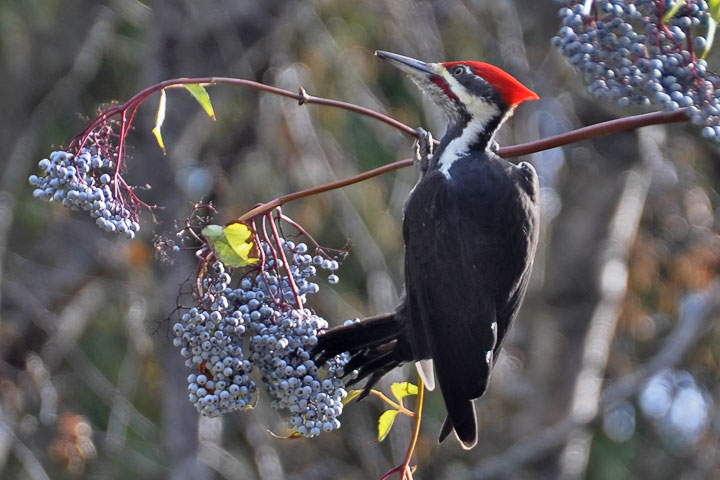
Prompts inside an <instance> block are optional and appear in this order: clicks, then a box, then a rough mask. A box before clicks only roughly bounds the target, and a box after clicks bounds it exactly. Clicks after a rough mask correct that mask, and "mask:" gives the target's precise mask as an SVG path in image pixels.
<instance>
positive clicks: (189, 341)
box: [173, 262, 257, 417]
mask: <svg viewBox="0 0 720 480" xmlns="http://www.w3.org/2000/svg"><path fill="white" fill-rule="evenodd" d="M229 285H230V275H229V274H228V273H226V272H225V267H224V266H223V264H222V263H221V262H215V263H213V264H212V266H211V267H210V268H208V269H207V270H206V271H205V277H204V278H203V279H202V286H203V291H204V292H205V293H204V294H203V297H202V300H201V302H200V306H199V307H193V308H191V309H190V310H189V311H188V312H187V313H185V314H183V315H182V317H181V321H180V322H178V323H176V324H175V325H173V332H174V334H175V339H174V340H173V344H174V345H175V346H176V347H180V354H181V355H182V356H183V357H184V358H185V365H187V366H188V367H191V368H192V369H193V370H194V371H197V372H198V373H191V374H190V375H189V376H188V392H189V399H190V402H192V403H193V404H194V405H195V408H197V410H198V412H200V413H201V414H203V415H207V416H209V417H216V416H218V415H220V414H222V413H225V412H230V411H234V410H244V409H246V408H248V407H249V406H252V405H253V403H254V397H255V395H254V394H255V391H256V390H257V386H256V385H255V382H254V381H253V380H252V379H251V378H250V376H249V375H250V372H252V364H251V363H250V362H249V361H248V360H246V359H245V358H244V356H243V350H242V336H243V334H244V333H245V331H246V325H247V323H248V322H247V321H246V318H244V317H243V315H242V313H241V312H240V310H239V309H237V308H235V305H234V304H233V305H231V303H230V299H233V290H232V289H231V288H230V286H229ZM233 303H234V302H233Z"/></svg>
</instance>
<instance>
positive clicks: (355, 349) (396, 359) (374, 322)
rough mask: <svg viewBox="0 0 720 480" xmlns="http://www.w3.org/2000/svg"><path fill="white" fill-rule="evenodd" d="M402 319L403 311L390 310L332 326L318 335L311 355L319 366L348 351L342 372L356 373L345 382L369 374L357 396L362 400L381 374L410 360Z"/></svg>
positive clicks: (355, 380) (356, 380)
mask: <svg viewBox="0 0 720 480" xmlns="http://www.w3.org/2000/svg"><path fill="white" fill-rule="evenodd" d="M402 322H403V317H402V314H401V313H400V312H393V313H388V314H384V315H379V316H376V317H371V318H367V319H364V320H361V321H359V322H355V323H353V324H351V325H346V326H342V327H336V328H332V329H330V330H327V331H326V332H325V333H323V334H322V335H319V336H318V343H317V345H315V348H314V349H313V352H312V355H313V357H316V358H317V360H316V363H317V364H319V365H322V364H323V363H325V361H326V360H328V359H330V358H332V357H334V356H335V355H338V354H340V353H344V352H348V353H349V354H350V361H349V362H348V363H347V365H346V366H345V375H349V374H351V373H352V372H354V371H356V372H357V377H356V378H353V379H352V380H351V381H350V382H349V383H348V385H352V384H354V383H357V382H358V381H360V380H362V379H364V378H366V377H368V376H369V377H370V378H369V380H368V382H367V383H366V385H365V387H364V388H363V393H362V394H361V395H360V396H359V399H362V398H364V397H365V396H367V394H368V393H369V392H370V389H371V388H372V387H373V386H374V385H375V384H376V383H377V382H378V380H380V378H381V377H382V376H383V375H385V374H386V373H387V372H389V371H390V370H392V369H393V368H395V367H397V366H399V365H400V364H402V363H405V362H408V361H410V360H412V359H413V355H412V349H411V347H410V343H409V340H408V339H407V337H406V336H405V333H404V330H403V323H402Z"/></svg>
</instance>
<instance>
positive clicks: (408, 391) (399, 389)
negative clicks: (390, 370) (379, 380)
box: [390, 382, 418, 402]
mask: <svg viewBox="0 0 720 480" xmlns="http://www.w3.org/2000/svg"><path fill="white" fill-rule="evenodd" d="M390 391H391V392H392V394H393V396H394V397H395V398H396V399H397V401H398V402H400V401H402V399H403V398H405V397H407V396H409V395H417V394H418V387H417V385H414V384H412V383H410V382H396V383H393V384H392V385H391V386H390Z"/></svg>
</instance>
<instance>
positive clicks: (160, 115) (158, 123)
mask: <svg viewBox="0 0 720 480" xmlns="http://www.w3.org/2000/svg"><path fill="white" fill-rule="evenodd" d="M166 103H167V101H166V98H165V89H164V88H163V89H162V90H160V102H159V103H158V109H157V113H156V114H155V126H154V127H153V129H152V133H153V135H155V140H157V143H158V145H160V148H162V151H163V153H165V143H164V142H163V139H162V134H161V133H160V128H162V124H163V122H164V121H165V106H166Z"/></svg>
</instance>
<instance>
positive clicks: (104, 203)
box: [28, 113, 151, 238]
mask: <svg viewBox="0 0 720 480" xmlns="http://www.w3.org/2000/svg"><path fill="white" fill-rule="evenodd" d="M127 128H128V127H127V126H125V127H124V128H123V127H122V125H121V126H118V125H117V122H115V121H114V120H110V119H107V118H105V116H104V115H103V114H102V113H101V115H100V116H99V117H98V118H96V119H95V120H94V121H93V122H91V123H90V125H88V127H87V129H86V130H85V131H84V132H82V133H81V134H79V135H78V136H77V137H75V138H74V139H73V140H72V141H71V142H70V145H69V146H68V148H67V149H65V150H58V151H55V152H52V153H51V154H50V155H49V156H48V158H44V159H42V160H40V162H38V168H39V175H30V177H29V178H28V181H29V182H30V184H31V185H33V186H34V187H35V190H34V191H33V195H34V196H35V197H36V198H39V199H41V200H45V201H47V202H51V201H55V202H59V203H61V204H62V205H63V206H64V207H67V208H70V209H71V210H84V211H86V212H88V213H89V214H90V216H91V217H92V218H94V219H95V223H96V224H97V226H98V227H100V228H102V229H103V230H105V231H106V232H114V233H118V234H121V235H125V237H127V238H134V237H135V235H136V234H137V233H138V231H139V230H140V224H139V217H138V213H139V210H140V209H141V208H151V207H150V206H149V205H147V204H145V203H144V202H142V201H141V200H140V199H139V198H138V197H137V195H136V194H135V192H134V191H133V188H132V187H130V186H129V185H128V184H127V183H126V182H125V180H124V179H123V177H122V175H121V170H122V167H123V140H124V136H125V135H126V134H127ZM118 130H119V132H118ZM120 132H122V134H121V133H120Z"/></svg>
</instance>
